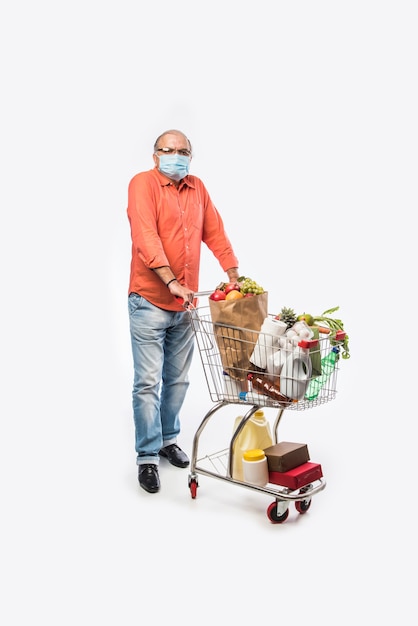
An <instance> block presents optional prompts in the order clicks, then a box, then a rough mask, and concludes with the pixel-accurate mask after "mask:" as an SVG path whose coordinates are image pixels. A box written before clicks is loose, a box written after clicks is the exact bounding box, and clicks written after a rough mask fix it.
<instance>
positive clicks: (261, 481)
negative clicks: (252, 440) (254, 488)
mask: <svg viewBox="0 0 418 626" xmlns="http://www.w3.org/2000/svg"><path fill="white" fill-rule="evenodd" d="M242 469H243V476H244V482H246V483H250V484H252V485H259V486H260V487H264V486H265V485H267V483H268V481H269V470H268V462H267V457H266V455H265V454H264V450H261V449H259V448H256V449H254V450H247V451H246V452H244V454H243V458H242Z"/></svg>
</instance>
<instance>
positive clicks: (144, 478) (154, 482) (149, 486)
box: [138, 463, 160, 493]
mask: <svg viewBox="0 0 418 626" xmlns="http://www.w3.org/2000/svg"><path fill="white" fill-rule="evenodd" d="M138 480H139V484H140V485H141V487H142V489H145V491H149V493H156V492H157V491H159V490H160V477H159V476H158V466H157V465H154V464H153V463H145V464H144V465H139V466H138Z"/></svg>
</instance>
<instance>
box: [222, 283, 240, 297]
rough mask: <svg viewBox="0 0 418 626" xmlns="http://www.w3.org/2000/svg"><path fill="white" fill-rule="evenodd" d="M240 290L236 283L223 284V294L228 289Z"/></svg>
mask: <svg viewBox="0 0 418 626" xmlns="http://www.w3.org/2000/svg"><path fill="white" fill-rule="evenodd" d="M233 290H235V291H240V286H239V285H238V283H226V285H225V295H227V294H228V293H229V292H230V291H233Z"/></svg>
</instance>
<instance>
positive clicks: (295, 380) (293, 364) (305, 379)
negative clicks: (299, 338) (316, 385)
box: [280, 347, 312, 400]
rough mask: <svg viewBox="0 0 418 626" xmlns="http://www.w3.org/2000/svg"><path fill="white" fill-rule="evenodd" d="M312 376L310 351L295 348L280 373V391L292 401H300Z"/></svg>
mask: <svg viewBox="0 0 418 626" xmlns="http://www.w3.org/2000/svg"><path fill="white" fill-rule="evenodd" d="M311 376H312V363H311V357H310V356H309V350H306V349H303V348H299V347H297V348H295V349H294V350H293V352H290V353H289V356H288V357H287V359H286V361H285V362H284V365H283V367H282V370H281V373H280V391H281V392H282V393H283V394H284V395H285V396H287V397H288V398H291V399H292V400H300V399H301V398H303V396H304V395H305V391H306V388H307V386H308V383H309V380H310V378H311Z"/></svg>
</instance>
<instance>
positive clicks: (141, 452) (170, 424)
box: [128, 293, 194, 465]
mask: <svg viewBox="0 0 418 626" xmlns="http://www.w3.org/2000/svg"><path fill="white" fill-rule="evenodd" d="M128 311H129V324H130V333H131V343H132V355H133V362H134V384H133V391H132V406H133V414H134V423H135V450H136V453H137V460H136V462H137V464H138V465H142V464H144V463H154V464H156V465H158V463H159V451H160V449H161V448H163V447H164V446H168V445H169V444H171V443H175V442H176V441H177V435H178V434H179V433H180V416H179V414H180V410H181V407H182V405H183V402H184V398H185V396H186V393H187V389H188V387H189V377H188V373H189V369H190V365H191V362H192V357H193V350H194V333H193V328H192V324H191V322H190V317H189V313H188V312H187V311H180V312H176V311H165V310H164V309H160V308H158V307H156V306H154V305H153V304H151V303H150V302H148V301H147V300H145V298H143V297H142V296H139V295H137V294H134V293H131V294H130V295H129V298H128Z"/></svg>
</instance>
